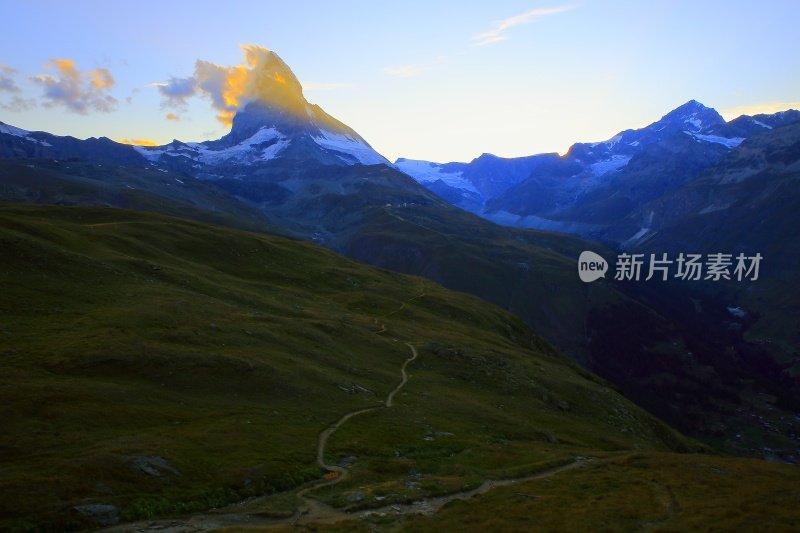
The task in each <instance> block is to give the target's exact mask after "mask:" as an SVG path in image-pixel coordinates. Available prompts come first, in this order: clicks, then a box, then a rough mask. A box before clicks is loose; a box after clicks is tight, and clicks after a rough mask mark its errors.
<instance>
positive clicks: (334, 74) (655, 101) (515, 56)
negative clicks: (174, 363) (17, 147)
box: [0, 0, 800, 162]
mask: <svg viewBox="0 0 800 533" xmlns="http://www.w3.org/2000/svg"><path fill="white" fill-rule="evenodd" d="M123 5H124V6H125V7H124V8H123V7H122V6H123ZM3 15H4V20H5V21H6V24H4V29H3V32H0V121H3V122H6V123H9V124H12V125H15V126H18V127H21V128H25V129H30V130H45V131H49V132H52V133H56V134H59V135H73V136H75V137H79V138H86V137H90V136H95V137H97V136H107V137H110V138H112V139H116V140H121V139H144V140H151V141H155V142H157V143H159V144H161V143H166V142H169V141H171V140H172V139H173V138H177V139H180V140H183V141H200V140H205V139H209V138H218V137H220V136H221V135H223V134H224V133H226V131H227V129H226V127H225V126H224V125H223V124H221V123H220V122H219V121H218V120H217V119H216V118H215V117H216V114H217V111H216V110H215V109H214V108H212V105H211V103H210V100H209V99H208V97H207V96H203V95H202V94H197V95H194V96H191V97H188V98H187V99H186V101H185V102H186V103H185V105H183V106H179V107H177V108H176V107H164V106H163V105H162V104H163V100H162V98H161V96H160V94H159V91H158V87H157V85H156V84H159V83H164V82H166V81H168V80H169V79H170V78H184V77H189V76H192V75H193V74H194V72H195V62H196V61H197V60H204V61H209V62H212V63H215V64H218V65H224V66H233V65H238V64H240V63H242V61H243V56H242V50H241V48H240V45H244V44H255V45H260V46H264V47H267V48H269V49H271V50H274V51H275V52H276V53H278V54H279V55H280V56H281V57H282V58H283V60H284V61H285V62H286V63H287V64H288V65H289V66H290V67H291V68H292V70H293V71H294V73H295V74H296V75H297V77H298V78H299V79H300V81H301V82H302V83H303V86H304V88H305V95H306V98H307V99H308V100H309V101H310V102H312V103H316V104H319V105H320V106H322V107H323V109H325V110H326V111H327V112H328V113H330V114H331V115H333V116H335V117H336V118H338V119H339V120H341V121H343V122H345V123H346V124H348V125H349V126H351V127H353V128H354V129H355V130H356V131H358V132H359V133H360V134H361V135H362V136H363V137H364V138H366V139H367V141H369V142H370V144H372V146H373V147H374V148H375V149H376V150H378V151H379V152H381V153H382V154H383V155H385V156H386V157H388V158H389V159H391V160H394V159H395V158H397V157H409V158H415V159H428V160H433V161H442V162H444V161H468V160H470V159H472V158H474V157H477V156H478V155H480V154H481V153H483V152H490V153H494V154H497V155H500V156H505V157H511V156H522V155H530V154H534V153H540V152H550V151H558V152H562V153H563V152H564V151H565V150H566V149H567V148H568V147H569V146H570V145H571V144H572V143H574V142H579V141H597V140H602V139H606V138H609V137H611V136H613V135H614V134H615V133H617V132H618V131H620V130H623V129H627V128H631V127H641V126H643V125H645V124H648V123H649V122H652V121H654V120H657V119H658V118H659V117H661V116H662V115H664V114H665V113H667V112H668V111H670V110H671V109H673V108H675V107H677V106H678V105H680V104H682V103H684V102H686V101H687V100H690V99H697V100H699V101H700V102H702V103H704V104H706V105H708V106H710V107H714V108H716V109H717V110H719V111H720V112H722V113H723V115H724V116H725V117H726V118H727V119H730V118H734V117H735V116H737V115H738V114H741V113H755V112H772V111H777V110H781V109H786V108H789V107H795V108H798V107H800V55H798V54H797V49H798V44H800V39H798V38H797V21H798V20H800V16H798V15H800V2H797V1H796V0H781V1H778V0H764V1H761V2H752V1H749V2H747V1H722V0H707V1H697V0H695V1H688V0H653V1H647V2H642V1H641V0H639V1H633V0H618V1H615V0H574V1H570V0H563V1H562V0H553V1H549V2H541V1H531V0H529V1H518V0H502V1H497V2H464V1H427V2H422V1H410V0H409V1H406V2H367V1H357V0H339V1H337V2H327V1H322V0H320V1H303V0H298V1H294V2H277V1H265V2H246V1H232V2H208V1H194V2H152V1H147V0H145V1H140V2H137V3H136V4H123V3H121V2H99V1H73V2H61V1H58V2H57V1H44V0H31V1H27V2H14V3H10V2H9V3H7V4H6V5H4V8H3ZM53 60H71V62H65V61H60V62H58V63H56V62H53ZM170 114H172V116H171V117H170V118H171V119H168V118H167V117H168V115H170ZM175 117H179V120H174V118H175Z"/></svg>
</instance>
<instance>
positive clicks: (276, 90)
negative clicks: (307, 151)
mask: <svg viewBox="0 0 800 533" xmlns="http://www.w3.org/2000/svg"><path fill="white" fill-rule="evenodd" d="M241 48H242V52H243V54H244V62H243V63H241V64H239V65H233V66H225V65H218V64H215V63H211V62H210V61H205V60H202V59H198V60H197V62H196V63H195V71H194V76H193V77H192V78H191V79H186V78H183V79H181V78H170V81H169V82H167V83H162V84H157V86H158V87H159V91H160V92H161V94H162V97H164V101H163V105H164V106H167V107H169V106H173V107H179V106H180V105H183V104H185V98H186V97H188V96H191V95H193V94H198V93H199V94H203V95H205V96H207V97H208V98H209V99H210V100H211V105H212V106H213V107H214V109H216V110H217V120H219V121H220V122H222V123H223V124H225V125H226V126H230V125H231V123H232V121H233V117H234V116H235V115H236V112H237V111H238V110H240V109H242V108H244V107H245V106H246V105H247V104H248V103H250V102H253V101H258V100H261V101H268V102H273V103H279V104H281V105H283V106H284V107H287V108H288V109H293V108H294V107H297V105H298V104H299V103H300V104H302V105H303V106H304V105H305V99H304V98H303V91H302V88H301V86H300V82H299V81H298V80H297V78H296V77H295V76H294V74H293V73H292V71H291V70H290V69H289V67H288V66H286V64H285V63H284V62H283V60H281V58H280V57H278V55H277V54H275V53H274V52H272V51H270V50H269V49H267V48H264V47H263V46H258V45H254V44H246V45H241ZM176 95H178V96H176Z"/></svg>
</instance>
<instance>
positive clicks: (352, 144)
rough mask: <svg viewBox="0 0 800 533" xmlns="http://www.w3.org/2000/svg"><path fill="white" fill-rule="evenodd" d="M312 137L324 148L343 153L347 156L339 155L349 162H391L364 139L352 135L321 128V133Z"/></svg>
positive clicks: (376, 163) (377, 163)
mask: <svg viewBox="0 0 800 533" xmlns="http://www.w3.org/2000/svg"><path fill="white" fill-rule="evenodd" d="M312 138H313V139H314V142H316V143H317V144H318V145H319V146H321V147H322V148H325V149H326V150H330V151H332V152H338V153H339V154H343V155H344V156H345V157H342V155H339V159H341V160H342V161H344V162H345V163H347V164H350V165H353V164H358V163H360V164H362V165H379V164H381V163H383V164H386V165H388V164H389V162H388V161H387V160H386V159H385V158H384V157H383V156H382V155H380V154H379V153H378V152H376V151H375V150H373V149H372V147H370V146H369V145H368V144H366V143H365V142H364V141H360V140H358V139H354V138H353V137H351V136H350V135H346V134H343V133H333V132H330V131H326V130H320V135H319V136H314V137H312Z"/></svg>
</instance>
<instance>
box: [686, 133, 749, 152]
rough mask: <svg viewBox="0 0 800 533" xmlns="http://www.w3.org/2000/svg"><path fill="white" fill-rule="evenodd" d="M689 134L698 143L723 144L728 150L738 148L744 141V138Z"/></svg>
mask: <svg viewBox="0 0 800 533" xmlns="http://www.w3.org/2000/svg"><path fill="white" fill-rule="evenodd" d="M686 133H687V134H689V135H691V136H692V137H694V138H695V139H697V140H698V141H705V142H709V143H716V144H721V145H723V146H725V147H727V148H731V149H733V148H736V147H737V146H739V145H740V144H742V142H743V141H744V137H730V138H728V137H720V136H719V135H701V134H699V133H692V132H689V131H687V132H686Z"/></svg>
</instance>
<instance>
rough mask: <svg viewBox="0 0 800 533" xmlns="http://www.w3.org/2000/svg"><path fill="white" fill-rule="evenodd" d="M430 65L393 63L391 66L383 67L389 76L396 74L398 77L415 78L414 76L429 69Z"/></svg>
mask: <svg viewBox="0 0 800 533" xmlns="http://www.w3.org/2000/svg"><path fill="white" fill-rule="evenodd" d="M428 68H429V67H428V66H426V65H413V64H412V65H393V66H390V67H383V69H382V70H383V72H384V74H388V75H389V76H394V77H396V78H413V77H414V76H419V75H420V74H422V73H423V72H425V71H426V70H428Z"/></svg>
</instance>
